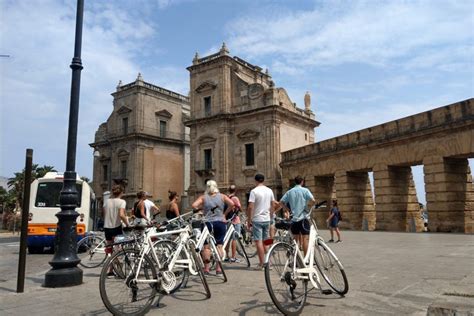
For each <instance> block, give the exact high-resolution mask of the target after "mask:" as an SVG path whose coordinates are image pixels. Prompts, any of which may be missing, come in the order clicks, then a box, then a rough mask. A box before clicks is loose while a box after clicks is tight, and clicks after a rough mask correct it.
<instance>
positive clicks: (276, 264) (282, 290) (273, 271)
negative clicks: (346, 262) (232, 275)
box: [264, 203, 349, 315]
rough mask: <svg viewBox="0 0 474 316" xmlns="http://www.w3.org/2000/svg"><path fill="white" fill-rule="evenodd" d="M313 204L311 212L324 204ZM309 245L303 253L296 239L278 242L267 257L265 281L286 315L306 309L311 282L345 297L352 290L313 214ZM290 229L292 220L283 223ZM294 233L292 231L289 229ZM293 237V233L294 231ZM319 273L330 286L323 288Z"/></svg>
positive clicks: (328, 292) (326, 290)
mask: <svg viewBox="0 0 474 316" xmlns="http://www.w3.org/2000/svg"><path fill="white" fill-rule="evenodd" d="M321 205H322V203H320V204H318V205H317V206H313V207H312V208H311V210H310V212H309V214H310V215H311V213H312V212H313V211H314V210H315V209H316V208H318V207H319V206H321ZM310 223H311V227H310V234H309V244H308V249H307V252H306V255H305V256H303V254H302V253H301V250H300V248H299V245H298V244H297V243H296V240H294V239H293V240H292V243H287V242H278V243H276V244H274V245H273V246H272V247H271V248H270V250H269V252H268V253H267V255H266V256H265V265H264V266H265V283H266V286H267V290H268V293H269V294H270V297H271V299H272V301H273V303H274V304H275V306H276V307H277V308H278V310H279V311H280V312H282V313H283V314H285V315H298V314H299V313H301V311H302V310H303V307H304V304H305V303H306V297H307V293H308V281H309V282H310V283H311V285H312V286H313V287H314V288H315V289H319V290H320V291H321V293H322V294H325V295H329V294H332V290H334V292H336V293H337V294H339V295H340V296H344V295H345V294H346V293H347V292H348V290H349V284H348V281H347V276H346V273H345V271H344V267H343V266H342V263H341V262H340V260H339V259H338V258H337V257H336V255H335V254H334V252H333V251H332V250H331V249H330V248H329V247H328V246H327V245H326V243H325V242H324V239H323V238H322V237H321V236H320V235H319V234H318V230H317V226H316V223H315V221H314V220H313V218H312V217H310ZM283 226H284V227H282V226H280V227H281V228H286V229H289V228H290V222H286V223H284V224H283ZM290 234H291V231H290ZM291 236H292V237H293V235H292V234H291ZM319 274H321V275H322V277H323V278H324V280H325V281H326V283H327V284H328V285H329V286H330V287H331V289H332V290H330V289H324V290H323V289H322V287H321V280H320V277H319Z"/></svg>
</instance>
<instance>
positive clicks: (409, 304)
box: [0, 231, 474, 316]
mask: <svg viewBox="0 0 474 316" xmlns="http://www.w3.org/2000/svg"><path fill="white" fill-rule="evenodd" d="M321 233H322V235H323V236H325V237H328V232H327V231H322V232H321ZM343 238H344V242H343V243H342V244H331V247H332V249H333V250H334V251H335V252H336V254H337V255H338V256H339V258H340V259H341V261H342V262H343V264H344V267H345V270H346V273H347V276H348V279H349V292H348V294H347V296H346V297H344V298H340V297H339V296H337V295H329V296H323V295H321V294H319V293H317V292H316V291H315V290H313V291H311V292H310V293H309V295H308V299H307V305H306V306H305V308H304V310H303V315H330V314H336V315H384V314H386V315H426V314H427V312H428V310H430V314H432V315H454V314H448V313H447V312H452V311H454V310H455V311H457V313H458V314H457V315H474V236H473V235H462V234H431V233H418V234H413V233H390V232H352V231H348V232H343ZM3 262H4V258H3V255H2V257H0V264H2V263H3ZM226 267H227V270H226V271H227V273H228V278H229V282H228V283H222V281H220V280H219V279H217V278H216V277H210V278H209V283H210V287H211V292H212V297H211V298H210V299H209V300H206V299H205V297H204V294H203V289H202V285H201V284H200V283H198V280H197V279H196V278H191V280H190V282H189V287H187V288H185V289H183V290H181V291H179V292H177V293H176V294H175V295H172V296H165V297H160V298H157V301H158V302H159V307H154V308H152V309H151V311H150V313H149V314H150V315H193V316H198V315H263V314H279V313H278V311H277V310H276V309H275V308H274V307H273V304H272V302H271V299H270V297H269V295H268V293H267V290H266V287H265V281H264V276H263V273H262V272H261V271H254V270H241V269H236V268H235V266H232V265H226ZM44 272H45V271H42V272H41V273H35V274H29V275H27V279H26V282H25V293H23V294H17V293H15V292H14V291H15V289H16V279H15V278H16V276H13V277H11V278H9V279H8V280H7V281H5V282H2V283H0V314H1V315H33V314H34V315H35V316H36V315H48V316H53V315H64V314H66V313H67V314H69V315H108V314H109V313H108V312H107V310H106V309H105V307H104V305H103V304H102V301H101V299H100V294H99V289H98V275H99V273H100V269H92V270H84V284H82V285H80V286H76V287H69V288H56V289H49V288H43V287H41V283H42V282H43V280H44ZM4 279H5V277H4ZM443 313H444V314H443ZM469 313H470V314H469Z"/></svg>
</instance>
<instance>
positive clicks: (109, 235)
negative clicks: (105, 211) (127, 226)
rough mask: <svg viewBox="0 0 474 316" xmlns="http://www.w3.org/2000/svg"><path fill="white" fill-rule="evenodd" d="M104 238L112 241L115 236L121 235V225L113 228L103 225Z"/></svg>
mask: <svg viewBox="0 0 474 316" xmlns="http://www.w3.org/2000/svg"><path fill="white" fill-rule="evenodd" d="M104 234H105V240H108V241H114V238H115V236H118V235H122V234H123V230H122V225H120V226H117V227H115V228H105V227H104Z"/></svg>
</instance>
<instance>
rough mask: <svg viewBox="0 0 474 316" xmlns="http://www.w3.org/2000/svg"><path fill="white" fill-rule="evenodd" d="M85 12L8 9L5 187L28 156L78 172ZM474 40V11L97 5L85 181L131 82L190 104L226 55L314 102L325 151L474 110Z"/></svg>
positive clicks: (0, 123)
mask: <svg viewBox="0 0 474 316" xmlns="http://www.w3.org/2000/svg"><path fill="white" fill-rule="evenodd" d="M75 12H76V2H75V1H61V0H44V1H39V0H38V1H35V0H32V1H16V0H1V1H0V55H2V56H3V55H8V56H9V57H0V175H1V176H5V177H11V176H12V175H13V173H14V172H17V171H20V170H21V169H22V168H23V167H24V164H25V151H26V148H33V150H34V156H33V160H34V162H35V163H38V164H40V165H43V164H46V165H52V166H55V167H56V169H58V170H63V169H64V167H65V160H66V143H67V128H68V126H67V122H68V115H69V98H70V89H71V88H70V85H71V69H70V68H69V65H70V63H71V60H72V57H73V50H74V29H75ZM473 30H474V2H473V1H470V0H465V1H449V0H443V1H442V0H431V1H415V0H413V1H402V0H400V1H395V0H393V1H376V0H372V1H338V0H333V1H316V0H315V1H278V0H274V1H270V0H259V1H255V0H221V1H218V0H214V1H207V0H200V1H197V0H196V1H193V0H134V1H128V0H101V1H90V0H85V12H84V29H83V41H82V64H83V66H84V69H83V70H82V74H81V76H82V78H81V95H80V110H79V127H78V139H77V160H76V171H77V172H78V174H79V175H81V176H87V177H89V178H92V162H93V155H92V153H93V150H92V148H90V147H89V145H88V144H89V143H91V142H93V140H94V133H95V131H96V130H97V128H98V126H99V124H101V123H102V122H105V121H106V119H107V118H108V116H109V115H110V113H111V111H112V96H111V95H110V94H111V93H112V92H114V91H115V87H116V85H117V83H118V81H119V80H122V82H123V83H129V82H132V81H134V80H135V78H136V77H137V74H138V73H139V72H140V73H141V74H142V76H143V78H144V80H145V81H147V82H150V83H152V84H155V85H159V86H162V87H164V88H166V89H170V90H173V91H176V92H179V93H181V94H184V95H186V94H187V93H188V90H189V74H188V71H187V70H186V67H188V66H190V65H191V64H192V59H193V57H194V54H195V53H196V52H198V53H199V55H200V56H205V55H208V54H212V53H215V52H217V51H218V49H219V48H220V46H221V45H222V42H225V43H226V45H227V47H228V49H229V50H230V54H231V55H232V56H239V57H241V58H243V59H245V60H247V61H248V62H250V63H252V64H254V65H259V66H260V67H262V68H263V69H265V68H268V70H269V72H270V74H271V75H272V77H273V80H274V81H275V84H276V86H278V87H283V88H285V89H286V90H287V92H288V94H289V96H290V97H291V99H292V100H293V102H296V103H297V104H298V105H299V106H300V107H303V104H304V102H303V97H304V94H305V92H306V91H309V92H310V93H311V96H312V110H313V111H314V113H315V115H316V119H317V120H318V121H319V122H321V125H320V127H318V128H317V130H316V141H321V140H324V139H328V138H332V137H335V136H339V135H342V134H346V133H349V132H352V131H356V130H359V129H363V128H367V127H370V126H373V125H378V124H381V123H384V122H387V121H390V120H394V119H398V118H401V117H405V116H408V115H412V114H416V113H419V112H423V111H426V110H430V109H433V108H436V107H440V106H444V105H447V104H451V103H454V102H458V101H461V100H465V99H468V98H472V97H473V96H474V61H473V58H474V57H473V56H474V46H473V43H474V41H473V40H474V31H473ZM472 165H473V164H472V161H471V166H472ZM415 169H416V168H415ZM418 170H420V168H418ZM415 181H416V182H417V187H418V186H419V185H421V186H422V185H423V184H422V183H423V180H422V171H421V174H420V171H418V172H417V173H416V174H415Z"/></svg>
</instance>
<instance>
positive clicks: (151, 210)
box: [143, 192, 160, 220]
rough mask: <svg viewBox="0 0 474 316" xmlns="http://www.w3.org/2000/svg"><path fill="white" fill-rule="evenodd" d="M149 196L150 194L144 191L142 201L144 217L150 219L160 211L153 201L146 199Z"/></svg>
mask: <svg viewBox="0 0 474 316" xmlns="http://www.w3.org/2000/svg"><path fill="white" fill-rule="evenodd" d="M149 197H151V194H150V193H148V192H145V200H144V201H143V203H144V205H145V214H146V217H147V218H148V219H150V220H152V219H153V218H155V215H157V214H159V213H160V208H159V207H158V206H156V205H155V203H153V201H151V200H150V199H148V198H149Z"/></svg>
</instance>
